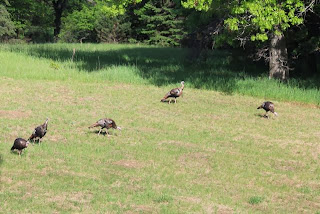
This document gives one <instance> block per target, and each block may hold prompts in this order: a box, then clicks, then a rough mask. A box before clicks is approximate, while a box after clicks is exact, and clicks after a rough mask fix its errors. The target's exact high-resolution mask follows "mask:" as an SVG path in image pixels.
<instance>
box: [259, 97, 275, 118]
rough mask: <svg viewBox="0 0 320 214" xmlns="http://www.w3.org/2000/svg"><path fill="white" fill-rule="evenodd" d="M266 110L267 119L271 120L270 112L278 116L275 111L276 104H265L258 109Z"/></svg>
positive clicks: (268, 102)
mask: <svg viewBox="0 0 320 214" xmlns="http://www.w3.org/2000/svg"><path fill="white" fill-rule="evenodd" d="M261 108H262V109H264V110H265V111H266V114H265V115H264V116H265V117H267V118H269V116H268V112H269V111H271V112H272V113H273V114H274V115H276V116H278V113H277V112H275V111H274V104H273V103H272V102H270V101H266V102H263V103H262V104H261V105H260V106H259V107H258V108H257V109H261Z"/></svg>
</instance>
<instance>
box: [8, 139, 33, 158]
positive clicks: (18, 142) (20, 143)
mask: <svg viewBox="0 0 320 214" xmlns="http://www.w3.org/2000/svg"><path fill="white" fill-rule="evenodd" d="M28 145H29V141H27V140H25V139H22V138H17V139H15V140H14V143H13V146H12V147H11V151H13V150H15V149H17V150H18V153H19V156H20V155H21V152H22V150H23V149H25V148H27V147H28Z"/></svg>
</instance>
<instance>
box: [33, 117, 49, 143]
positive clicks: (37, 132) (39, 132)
mask: <svg viewBox="0 0 320 214" xmlns="http://www.w3.org/2000/svg"><path fill="white" fill-rule="evenodd" d="M48 120H49V119H48V118H47V119H46V121H45V122H44V123H43V124H42V125H40V126H38V127H37V128H35V129H34V131H33V132H32V135H31V136H30V137H29V139H28V140H33V141H35V140H36V139H37V138H38V139H39V140H38V142H39V144H40V143H41V139H42V138H43V137H44V136H45V135H46V134H47V129H48Z"/></svg>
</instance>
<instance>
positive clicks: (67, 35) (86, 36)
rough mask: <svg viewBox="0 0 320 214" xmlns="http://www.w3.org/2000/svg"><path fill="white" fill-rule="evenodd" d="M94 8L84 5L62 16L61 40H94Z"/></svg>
mask: <svg viewBox="0 0 320 214" xmlns="http://www.w3.org/2000/svg"><path fill="white" fill-rule="evenodd" d="M95 20H96V15H95V10H94V8H89V7H84V8H82V10H80V11H74V12H73V13H71V14H69V15H68V16H67V17H65V18H63V19H62V21H63V24H62V29H61V34H60V35H59V37H60V41H61V42H79V41H81V42H82V40H88V41H95V40H94V39H95V37H94V28H95V25H94V24H95Z"/></svg>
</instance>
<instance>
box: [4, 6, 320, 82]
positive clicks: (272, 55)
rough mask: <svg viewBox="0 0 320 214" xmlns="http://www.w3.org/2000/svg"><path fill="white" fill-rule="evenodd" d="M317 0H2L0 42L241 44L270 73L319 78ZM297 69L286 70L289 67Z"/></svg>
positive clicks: (207, 46)
mask: <svg viewBox="0 0 320 214" xmlns="http://www.w3.org/2000/svg"><path fill="white" fill-rule="evenodd" d="M318 3H319V2H318V1H317V0H304V1H302V0H286V1H279V0H270V1H259V0H250V1H236V0H225V1H222V0H201V1H200V0H199V1H198V0H185V1H179V0H117V1H114V0H23V1H21V0H2V2H1V1H0V24H1V25H0V40H1V42H32V43H45V42H81V43H82V42H94V43H100V42H108V43H145V44H150V45H161V46H186V47H190V48H193V50H194V51H193V52H192V54H193V56H192V57H199V56H200V54H201V53H202V52H203V50H205V49H213V48H223V49H226V48H229V49H236V48H242V49H243V50H245V51H246V55H248V56H251V58H252V59H253V60H265V61H266V62H268V63H269V68H270V73H269V76H270V78H273V77H276V78H279V79H281V80H286V79H288V77H289V71H290V72H291V73H292V74H294V75H297V76H314V75H319V67H320V65H319V61H320V60H319V49H320V48H319V47H320V5H319V4H318ZM293 68H295V70H294V71H293V72H292V69H293Z"/></svg>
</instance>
